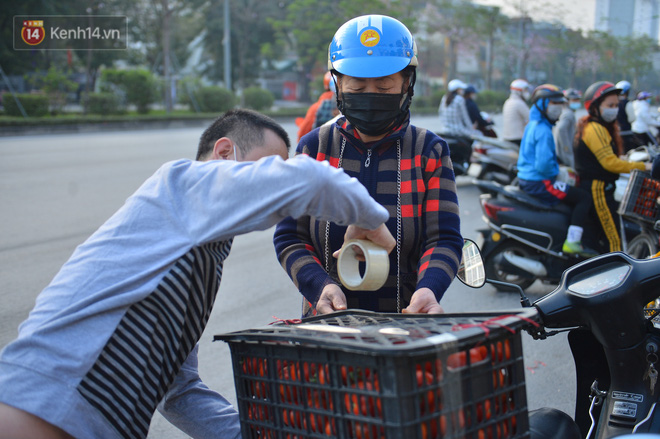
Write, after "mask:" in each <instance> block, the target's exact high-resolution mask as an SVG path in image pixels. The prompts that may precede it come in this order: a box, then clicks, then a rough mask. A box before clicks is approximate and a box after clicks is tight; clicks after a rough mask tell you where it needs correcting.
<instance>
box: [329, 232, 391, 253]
mask: <svg viewBox="0 0 660 439" xmlns="http://www.w3.org/2000/svg"><path fill="white" fill-rule="evenodd" d="M351 239H367V240H369V241H371V242H373V243H374V244H376V245H379V246H381V247H383V248H384V249H385V250H387V253H388V254H389V253H390V252H391V251H392V250H393V249H394V247H396V240H395V239H394V237H393V236H392V234H391V233H390V231H389V229H388V228H387V226H386V225H385V224H381V225H380V227H378V228H377V229H374V230H369V229H363V228H362V227H358V226H356V225H350V226H348V228H347V229H346V233H345V234H344V242H346V241H349V240H351ZM332 256H334V257H335V258H336V257H338V256H339V250H337V251H336V252H334V253H333V254H332ZM357 259H358V260H360V261H364V256H362V255H358V256H357Z"/></svg>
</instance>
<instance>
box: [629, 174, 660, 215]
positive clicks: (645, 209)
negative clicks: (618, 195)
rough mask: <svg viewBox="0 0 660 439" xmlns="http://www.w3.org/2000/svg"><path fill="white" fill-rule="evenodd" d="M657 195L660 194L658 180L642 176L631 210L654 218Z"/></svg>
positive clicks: (656, 210)
mask: <svg viewBox="0 0 660 439" xmlns="http://www.w3.org/2000/svg"><path fill="white" fill-rule="evenodd" d="M658 196H660V182H658V181H656V180H653V179H652V178H647V177H644V178H643V179H642V183H641V187H640V188H639V192H638V193H637V198H635V204H634V206H633V212H634V213H636V214H638V215H642V216H645V217H647V218H649V219H651V220H654V219H655V218H656V216H657V215H658Z"/></svg>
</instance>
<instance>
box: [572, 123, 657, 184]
mask: <svg viewBox="0 0 660 439" xmlns="http://www.w3.org/2000/svg"><path fill="white" fill-rule="evenodd" d="M582 140H584V143H585V144H586V145H587V147H588V148H589V150H590V151H591V152H592V154H593V155H594V156H595V157H596V159H597V160H598V163H600V165H601V166H602V167H603V169H605V170H606V171H608V172H611V173H613V174H623V173H627V172H630V171H632V170H633V169H640V170H642V171H643V170H644V169H645V166H644V163H642V162H627V161H625V160H621V159H620V158H619V157H617V156H616V154H614V151H612V136H610V133H609V132H608V131H607V129H606V128H605V127H604V126H602V125H601V124H599V123H596V122H591V123H589V124H587V126H586V127H585V128H584V134H583V135H582Z"/></svg>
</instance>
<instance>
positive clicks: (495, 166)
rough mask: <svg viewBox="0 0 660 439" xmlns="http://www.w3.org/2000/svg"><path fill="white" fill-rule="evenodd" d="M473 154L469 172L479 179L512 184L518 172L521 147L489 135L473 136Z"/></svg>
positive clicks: (471, 175)
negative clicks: (517, 164)
mask: <svg viewBox="0 0 660 439" xmlns="http://www.w3.org/2000/svg"><path fill="white" fill-rule="evenodd" d="M473 140H474V141H473V143H472V156H471V158H470V166H469V167H468V170H467V174H468V175H469V176H470V177H474V178H476V179H478V180H490V181H496V182H498V183H501V184H504V185H506V184H511V183H513V182H514V181H515V179H516V175H517V173H518V171H517V169H516V163H517V162H518V150H519V147H518V145H516V144H515V143H512V142H509V141H506V140H503V139H497V138H494V137H487V136H473Z"/></svg>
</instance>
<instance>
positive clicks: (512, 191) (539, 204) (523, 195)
mask: <svg viewBox="0 0 660 439" xmlns="http://www.w3.org/2000/svg"><path fill="white" fill-rule="evenodd" d="M501 193H502V195H504V196H505V197H507V198H511V199H514V200H516V201H519V202H521V203H524V204H526V205H528V206H530V207H532V208H534V209H538V210H552V211H555V212H560V213H565V214H567V215H570V214H571V212H572V211H573V209H572V208H571V207H570V206H568V205H566V204H564V203H557V204H555V205H553V206H550V205H548V204H545V203H544V202H543V201H541V200H539V199H538V198H536V197H535V196H533V195H530V194H528V193H527V192H525V191H524V190H522V189H520V187H518V186H511V185H509V186H505V187H504V191H503V192H501Z"/></svg>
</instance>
